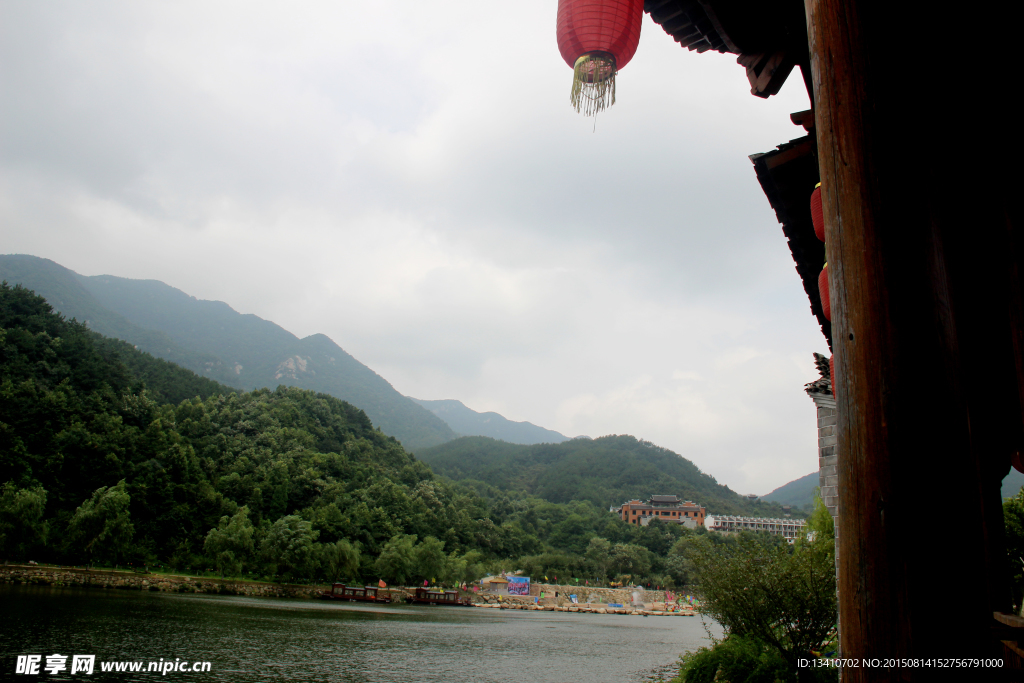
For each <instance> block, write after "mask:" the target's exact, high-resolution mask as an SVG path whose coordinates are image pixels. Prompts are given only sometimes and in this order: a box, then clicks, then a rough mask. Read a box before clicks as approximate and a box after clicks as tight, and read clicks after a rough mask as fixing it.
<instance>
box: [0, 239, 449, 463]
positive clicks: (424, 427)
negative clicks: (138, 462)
mask: <svg viewBox="0 0 1024 683" xmlns="http://www.w3.org/2000/svg"><path fill="white" fill-rule="evenodd" d="M0 280H6V281H7V282H9V283H11V284H22V285H24V286H25V287H28V288H30V289H32V290H34V291H36V292H38V293H39V294H40V295H41V296H43V297H44V298H46V299H47V301H49V302H50V303H51V305H52V306H53V307H54V308H55V309H56V310H57V311H59V312H60V313H62V314H64V315H65V316H67V317H68V318H76V319H78V320H80V321H83V322H86V323H87V324H88V326H89V328H90V329H92V330H94V331H96V332H99V333H100V334H102V335H104V336H108V337H115V338H118V339H122V340H124V341H127V342H129V343H130V344H132V345H134V346H136V347H138V348H139V349H140V350H143V351H146V352H148V353H151V354H152V355H154V356H156V357H159V358H163V359H165V360H168V361H171V362H173V363H176V364H178V365H180V366H182V367H184V368H188V369H190V370H192V371H194V372H196V373H198V374H200V375H202V376H204V377H208V378H210V379H213V380H216V381H218V382H221V383H223V384H226V385H229V386H231V387H234V388H236V389H242V390H251V389H258V388H262V387H276V386H279V385H282V384H283V385H285V386H295V387H300V388H303V389H310V390H312V391H319V392H323V393H326V394H330V395H331V396H335V397H337V398H340V399H342V400H345V401H348V402H350V403H352V404H353V405H356V406H358V407H359V408H361V409H363V410H364V411H366V413H367V415H368V416H369V417H370V419H371V420H372V421H373V423H374V424H376V425H377V426H379V427H380V428H381V429H382V430H383V431H384V432H385V433H387V434H390V435H392V436H394V437H395V438H397V439H399V441H401V442H402V444H403V445H404V446H405V447H406V448H408V449H409V450H411V451H415V450H418V449H421V448H426V447H429V446H434V445H437V444H440V443H443V442H445V441H448V440H450V439H453V438H455V436H456V434H455V432H454V431H452V429H451V428H450V427H449V426H448V425H447V423H445V422H444V420H442V419H440V418H439V417H437V416H436V415H434V414H433V413H431V412H430V411H428V410H426V409H425V408H423V407H422V406H420V405H418V404H417V403H416V402H414V401H413V400H412V399H410V398H407V397H405V396H403V395H402V394H400V393H398V392H397V391H395V389H394V387H392V386H391V384H389V383H388V382H387V380H385V379H384V378H383V377H381V376H380V375H378V374H377V373H375V372H374V371H373V370H371V369H370V368H368V367H366V366H365V365H363V364H362V363H360V362H359V361H357V360H356V359H355V358H353V357H352V356H351V355H349V354H348V353H346V352H345V351H344V350H343V349H342V348H341V347H339V346H338V345H337V344H335V343H334V342H333V341H331V340H330V339H329V338H328V337H326V336H324V335H322V334H315V335H312V336H309V337H306V338H304V339H299V338H298V337H296V336H295V335H293V334H291V333H290V332H288V331H287V330H285V329H283V328H282V327H280V326H278V325H275V324H274V323H272V322H270V321H267V320H263V319H262V318H259V317H257V316H255V315H243V314H240V313H238V312H237V311H235V310H233V309H232V308H231V307H230V306H228V305H227V304H225V303H223V302H220V301H204V300H201V299H196V298H195V297H192V296H189V295H188V294H185V293H184V292H182V291H180V290H178V289H175V288H173V287H170V286H168V285H165V284H164V283H162V282H158V281H156V280H129V279H126V278H119V277H113V276H109V275H99V276H94V277H84V276H81V275H78V274H77V273H75V272H73V271H71V270H68V269H67V268H64V267H63V266H60V265H58V264H56V263H54V262H53V261H50V260H47V259H41V258H37V257H35V256H27V255H0Z"/></svg>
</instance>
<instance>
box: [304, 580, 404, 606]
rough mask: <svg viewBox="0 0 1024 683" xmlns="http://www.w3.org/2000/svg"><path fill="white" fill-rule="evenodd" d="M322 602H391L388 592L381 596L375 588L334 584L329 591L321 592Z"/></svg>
mask: <svg viewBox="0 0 1024 683" xmlns="http://www.w3.org/2000/svg"><path fill="white" fill-rule="evenodd" d="M320 597H321V598H322V599H324V600H348V601H349V602H391V593H390V591H389V592H387V593H384V594H381V592H380V590H379V589H378V588H377V587H376V586H346V585H345V584H343V583H336V584H334V585H332V586H331V589H330V590H329V591H321V593H320Z"/></svg>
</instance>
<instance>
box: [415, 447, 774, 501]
mask: <svg viewBox="0 0 1024 683" xmlns="http://www.w3.org/2000/svg"><path fill="white" fill-rule="evenodd" d="M419 457H420V459H421V460H423V461H424V462H426V463H427V464H428V465H430V466H431V468H432V469H433V470H434V471H435V472H436V473H438V474H441V475H444V476H446V477H449V478H450V479H453V480H455V481H464V482H469V481H474V480H476V481H481V482H484V483H485V484H487V485H489V486H493V487H495V488H497V489H499V490H502V491H522V492H525V493H527V494H529V495H532V496H536V497H538V498H543V499H544V500H548V501H551V502H554V503H568V502H569V501H572V500H585V501H589V502H591V503H592V504H593V505H595V506H597V507H598V508H602V509H608V508H609V507H610V506H612V505H621V504H622V503H623V502H625V501H627V500H629V499H631V498H639V499H641V500H646V499H647V498H649V497H650V496H652V495H672V494H674V495H677V496H679V497H680V498H683V499H688V500H692V501H694V502H697V503H700V504H701V505H704V506H706V507H707V508H708V512H709V513H713V514H733V515H741V514H742V515H756V516H781V515H782V514H783V510H782V506H781V505H779V504H777V503H762V502H756V501H750V500H748V499H747V498H745V497H744V496H741V495H739V494H738V493H736V492H734V491H732V490H730V489H729V487H727V486H722V485H720V484H719V483H718V482H717V481H715V479H714V477H711V476H709V475H707V474H704V473H703V472H701V471H700V469H698V468H697V466H696V465H694V464H693V463H692V462H690V461H689V460H687V459H686V458H684V457H682V456H680V455H679V454H677V453H673V452H672V451H670V450H667V449H665V448H660V447H658V446H655V445H654V444H652V443H650V442H647V441H641V440H639V439H636V438H635V437H632V436H603V437H601V438H598V439H572V440H571V441H565V442H563V443H559V444H538V445H532V446H523V445H516V444H510V443H504V442H501V441H496V440H494V439H489V438H486V437H463V438H460V439H456V440H455V441H449V442H448V443H445V444H441V445H440V446H435V447H434V448H429V449H426V450H423V451H421V452H420V453H419Z"/></svg>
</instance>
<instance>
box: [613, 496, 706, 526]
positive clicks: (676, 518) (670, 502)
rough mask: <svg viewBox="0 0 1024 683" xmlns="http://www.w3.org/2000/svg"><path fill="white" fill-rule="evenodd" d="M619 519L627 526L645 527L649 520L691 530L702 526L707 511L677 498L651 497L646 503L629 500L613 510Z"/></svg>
mask: <svg viewBox="0 0 1024 683" xmlns="http://www.w3.org/2000/svg"><path fill="white" fill-rule="evenodd" d="M612 511H613V512H617V513H618V514H619V518H620V519H621V520H622V521H623V522H626V523H627V524H636V525H637V526H647V525H648V524H650V523H651V520H654V519H660V520H661V521H663V522H676V523H677V524H682V525H684V526H688V527H691V528H696V527H698V526H704V517H705V516H706V514H707V509H706V508H704V507H703V506H701V505H698V504H697V503H694V502H693V501H690V500H679V497H678V496H651V497H650V499H649V500H647V501H646V502H643V501H640V500H631V501H629V502H628V503H623V504H622V506H621V507H619V508H613V510H612Z"/></svg>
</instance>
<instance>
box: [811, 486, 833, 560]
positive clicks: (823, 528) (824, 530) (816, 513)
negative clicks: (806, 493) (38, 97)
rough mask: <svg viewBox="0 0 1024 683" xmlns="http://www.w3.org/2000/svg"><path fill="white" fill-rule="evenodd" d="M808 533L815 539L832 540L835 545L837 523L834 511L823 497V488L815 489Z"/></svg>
mask: <svg viewBox="0 0 1024 683" xmlns="http://www.w3.org/2000/svg"><path fill="white" fill-rule="evenodd" d="M807 535H808V536H810V537H812V538H814V539H815V540H817V539H819V538H820V539H821V540H822V541H831V542H832V545H833V548H834V547H835V541H836V523H835V520H834V519H832V513H831V512H829V511H828V508H827V507H825V501H823V500H822V499H821V489H814V502H813V503H812V508H811V514H810V516H809V517H808V518H807ZM833 554H835V553H834V552H833Z"/></svg>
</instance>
